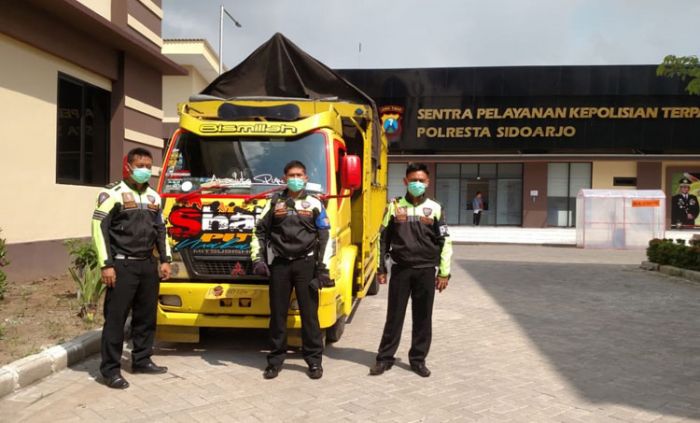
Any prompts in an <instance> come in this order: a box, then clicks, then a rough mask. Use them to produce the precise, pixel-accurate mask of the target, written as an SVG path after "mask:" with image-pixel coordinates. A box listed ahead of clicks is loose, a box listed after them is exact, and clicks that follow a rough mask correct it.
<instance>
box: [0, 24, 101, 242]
mask: <svg viewBox="0 0 700 423" xmlns="http://www.w3.org/2000/svg"><path fill="white" fill-rule="evenodd" d="M0 57H2V62H1V63H0V116H3V128H2V131H3V136H2V138H0V180H1V181H2V186H3V187H4V188H5V190H4V197H3V199H2V200H0V228H2V230H3V237H5V238H6V239H7V242H8V243H18V242H30V241H43V240H52V239H65V238H73V237H85V236H89V234H90V216H91V214H92V209H93V207H94V204H95V197H96V195H97V193H98V191H99V188H96V187H82V186H71V185H59V184H56V113H57V110H56V98H57V88H58V79H57V78H58V72H62V73H65V74H67V75H70V76H72V77H75V78H77V79H80V80H83V81H85V82H89V83H91V84H94V85H96V86H98V87H101V88H104V89H107V90H110V91H111V82H110V81H109V80H108V79H105V78H102V77H100V76H98V75H95V74H93V73H90V72H88V71H86V70H84V69H82V68H79V67H77V66H75V65H72V64H70V63H68V62H66V61H64V60H61V59H59V58H56V57H54V56H52V55H49V54H47V53H44V52H42V51H40V50H37V49H34V48H33V47H30V46H28V45H26V44H23V43H19V42H17V41H15V40H13V39H11V38H9V37H6V36H4V35H0ZM8 117H11V119H9V118H8Z"/></svg>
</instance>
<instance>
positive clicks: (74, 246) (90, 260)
mask: <svg viewBox="0 0 700 423" xmlns="http://www.w3.org/2000/svg"><path fill="white" fill-rule="evenodd" d="M63 245H65V246H66V247H67V248H68V255H69V256H70V258H71V264H72V265H73V268H74V269H77V270H78V271H79V272H80V274H82V270H83V268H85V266H90V267H91V268H94V267H97V251H96V250H95V246H94V245H92V243H91V242H89V241H82V240H80V239H67V240H65V241H63Z"/></svg>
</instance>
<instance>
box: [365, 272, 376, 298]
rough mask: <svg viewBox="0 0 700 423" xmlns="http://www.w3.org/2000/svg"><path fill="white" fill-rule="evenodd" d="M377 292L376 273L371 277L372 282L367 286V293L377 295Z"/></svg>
mask: <svg viewBox="0 0 700 423" xmlns="http://www.w3.org/2000/svg"><path fill="white" fill-rule="evenodd" d="M378 293H379V282H377V275H375V276H374V279H372V284H371V285H370V286H369V289H368V290H367V295H377V294H378Z"/></svg>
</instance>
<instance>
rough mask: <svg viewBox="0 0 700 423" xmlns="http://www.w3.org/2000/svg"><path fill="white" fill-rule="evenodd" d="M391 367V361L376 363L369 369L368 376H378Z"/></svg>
mask: <svg viewBox="0 0 700 423" xmlns="http://www.w3.org/2000/svg"><path fill="white" fill-rule="evenodd" d="M393 365H394V363H393V362H391V361H377V362H376V363H374V366H372V367H370V368H369V374H370V375H372V376H379V375H380V374H382V373H384V372H385V371H387V370H389V369H391V366H393Z"/></svg>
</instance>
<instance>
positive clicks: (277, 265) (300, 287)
mask: <svg viewBox="0 0 700 423" xmlns="http://www.w3.org/2000/svg"><path fill="white" fill-rule="evenodd" d="M284 175H285V180H286V183H287V189H285V190H284V191H283V192H282V193H281V194H280V195H277V196H275V197H273V198H272V199H270V201H268V202H267V204H266V205H265V207H264V208H263V211H262V213H261V215H260V219H259V220H258V223H257V225H256V228H255V233H254V235H253V239H252V242H251V258H252V260H253V272H254V273H255V274H256V275H261V276H266V277H268V276H269V277H270V340H271V344H272V348H271V351H270V353H269V354H268V356H267V363H268V365H267V367H266V368H265V372H264V373H263V377H264V378H265V379H273V378H275V377H277V375H278V374H279V371H280V368H281V367H282V363H284V359H285V356H286V352H287V339H286V338H287V336H286V328H287V312H288V310H289V300H290V296H291V293H292V288H294V291H295V292H296V298H297V301H298V303H299V313H300V314H301V338H302V354H303V356H304V360H305V361H306V363H307V364H308V366H309V370H308V376H309V377H310V378H312V379H319V378H321V377H322V376H323V367H322V366H321V358H322V354H323V335H322V333H321V328H320V325H319V321H318V296H319V292H318V291H319V287H323V286H333V282H332V281H331V280H330V277H329V274H328V260H329V258H330V257H329V255H330V252H331V251H330V248H328V247H327V244H328V242H329V234H328V232H329V229H330V225H329V222H328V217H327V215H326V210H325V208H324V207H323V203H322V202H321V200H319V199H318V198H316V197H314V196H311V195H309V194H308V193H307V192H306V190H305V189H304V187H305V185H306V182H307V181H308V176H307V175H306V167H305V166H304V164H303V163H301V162H299V161H297V160H294V161H291V162H289V163H287V165H286V166H285V167H284ZM268 251H271V253H272V257H268V256H267V254H268ZM268 263H270V265H269V267H268Z"/></svg>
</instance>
